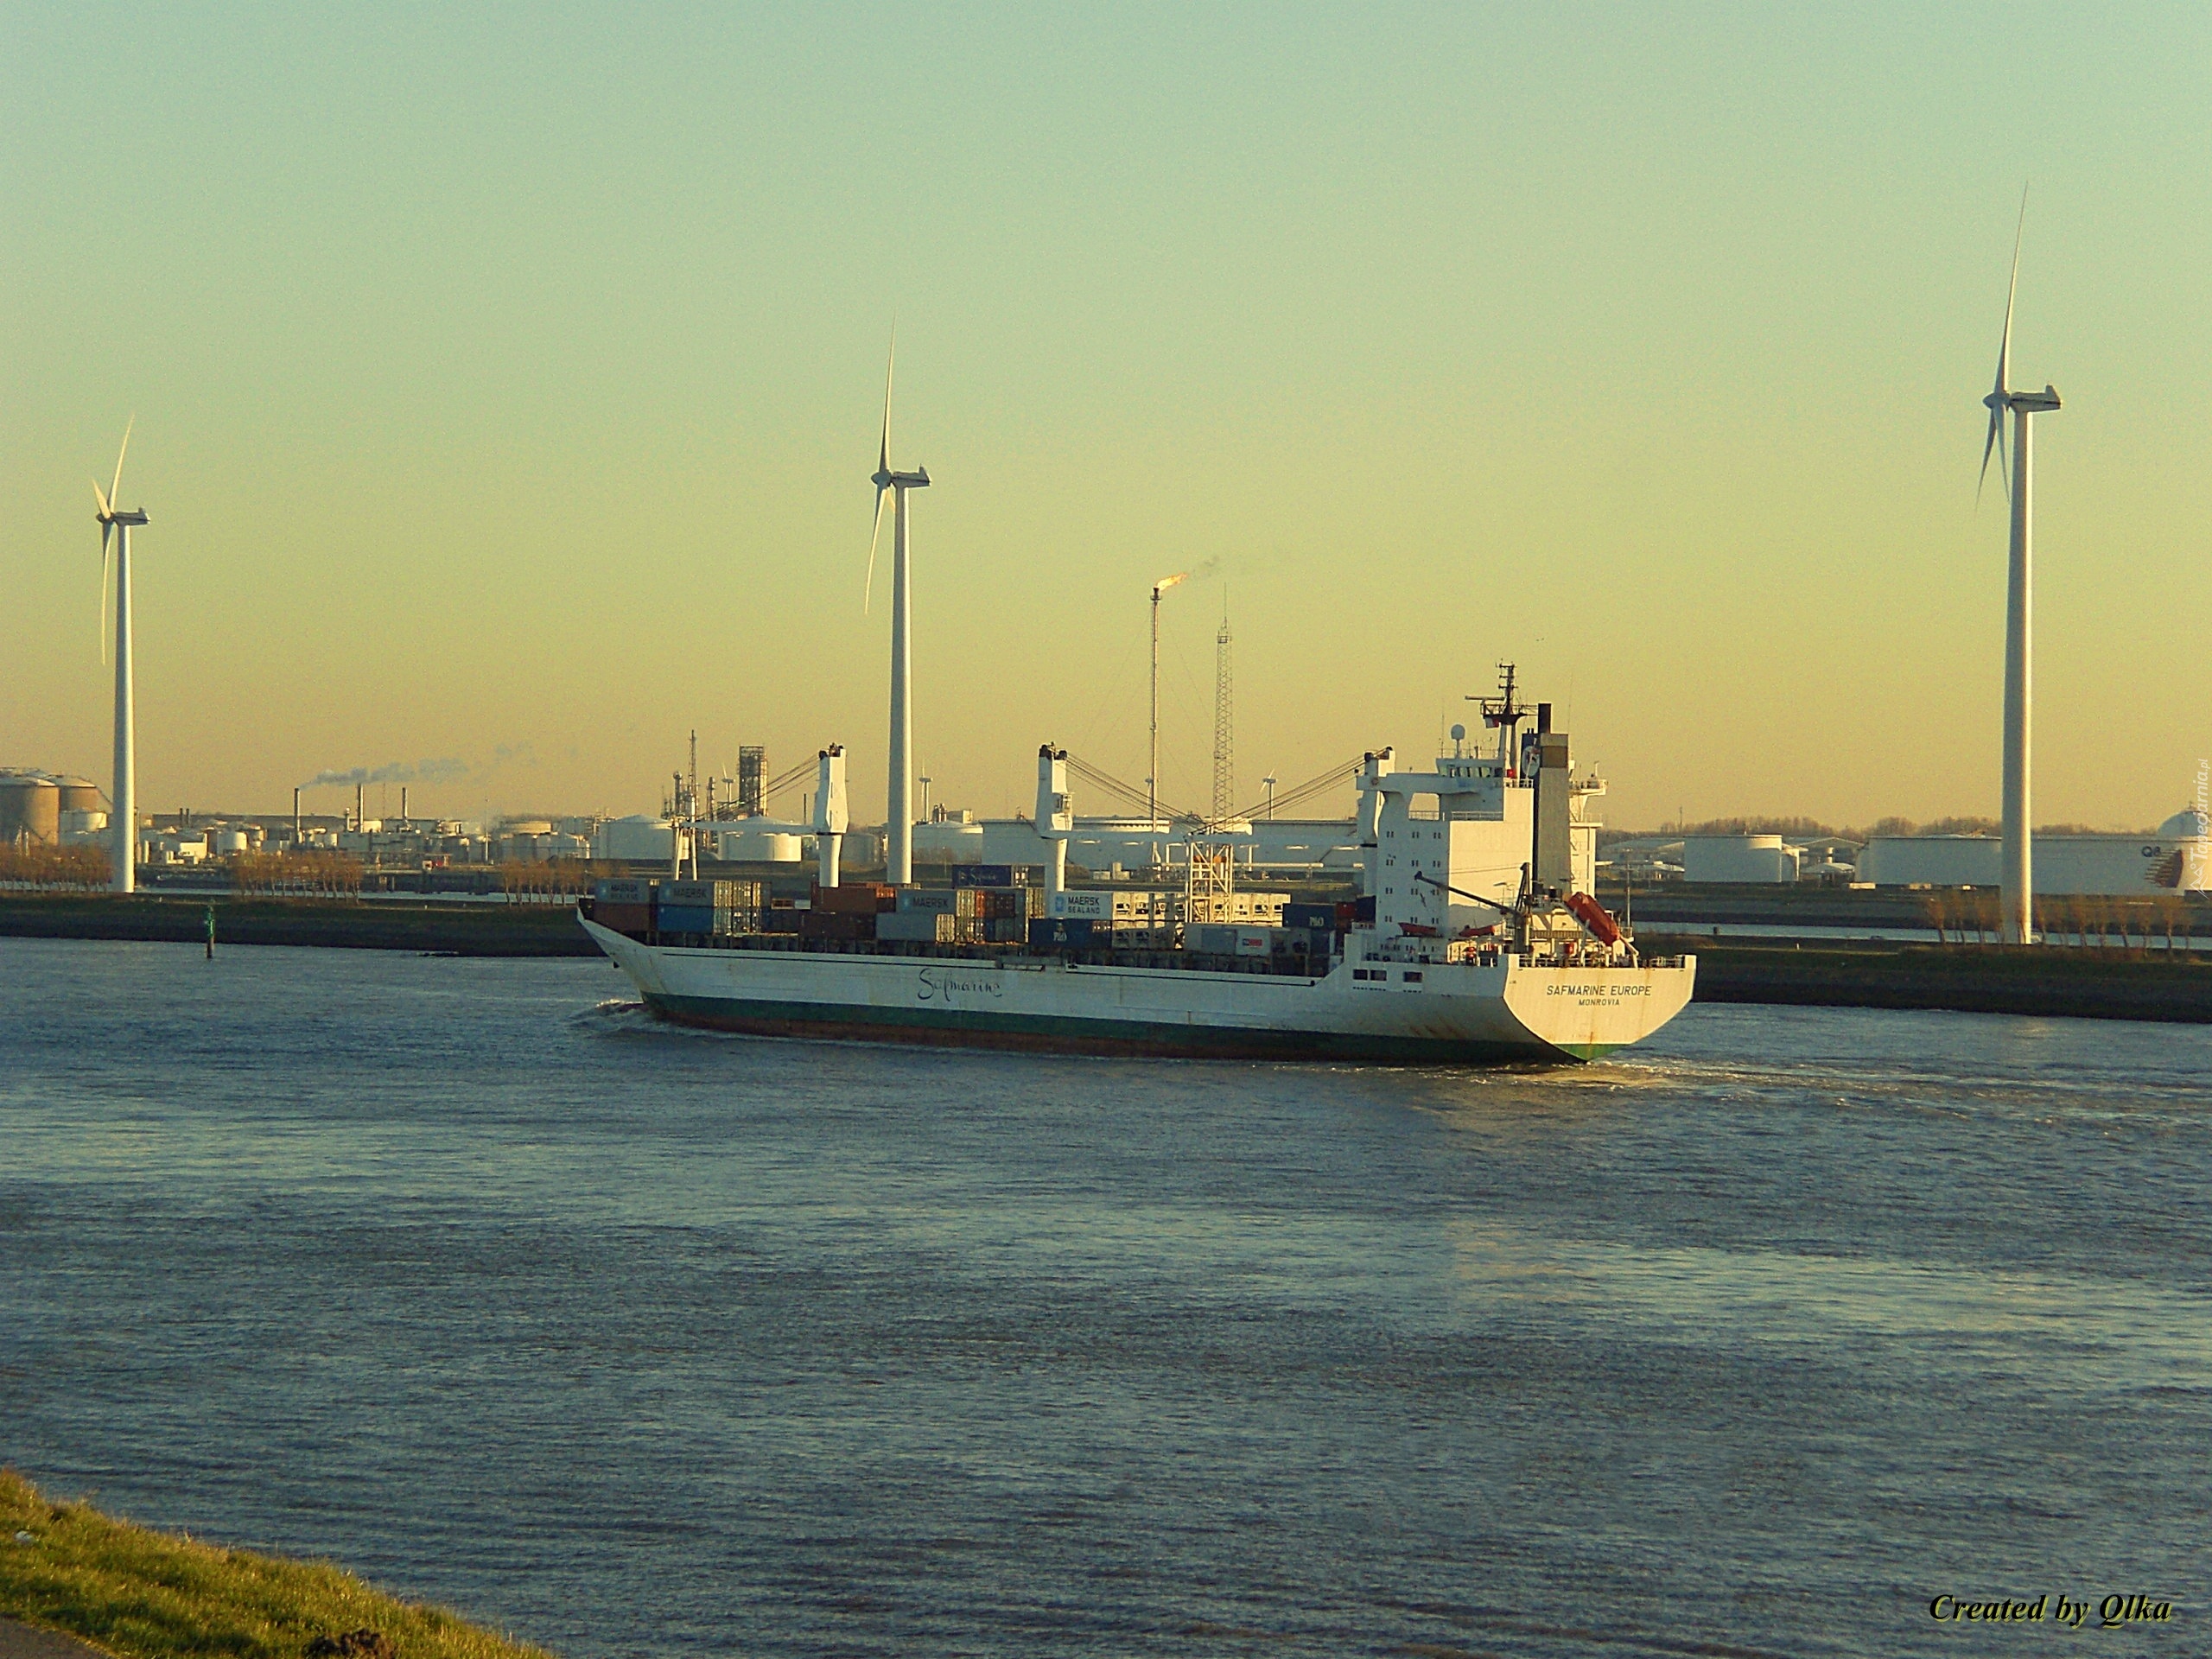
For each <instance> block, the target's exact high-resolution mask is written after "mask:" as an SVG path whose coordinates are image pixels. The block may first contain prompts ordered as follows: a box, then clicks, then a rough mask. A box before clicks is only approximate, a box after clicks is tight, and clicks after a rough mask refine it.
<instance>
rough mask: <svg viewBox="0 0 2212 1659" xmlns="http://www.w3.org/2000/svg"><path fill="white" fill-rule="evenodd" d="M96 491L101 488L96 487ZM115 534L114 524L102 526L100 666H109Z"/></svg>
mask: <svg viewBox="0 0 2212 1659" xmlns="http://www.w3.org/2000/svg"><path fill="white" fill-rule="evenodd" d="M93 487H94V488H95V489H97V488H99V486H98V485H94V486H93ZM114 534H115V526H114V525H113V524H102V525H101V526H100V666H101V667H102V668H105V667H106V666H107V567H108V550H107V544H108V538H109V537H111V536H112V535H114Z"/></svg>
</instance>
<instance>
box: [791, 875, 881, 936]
mask: <svg viewBox="0 0 2212 1659" xmlns="http://www.w3.org/2000/svg"><path fill="white" fill-rule="evenodd" d="M829 891H830V892H832V893H835V892H836V891H837V889H836V888H835V887H832V888H830V889H829ZM798 916H799V924H798V936H799V938H802V939H872V938H874V937H875V912H874V911H869V912H867V913H865V914H859V913H855V912H852V911H836V910H803V911H801V912H798Z"/></svg>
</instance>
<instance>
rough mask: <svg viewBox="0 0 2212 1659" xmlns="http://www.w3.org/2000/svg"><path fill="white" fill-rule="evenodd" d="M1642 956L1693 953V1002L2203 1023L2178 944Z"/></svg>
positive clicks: (1854, 945)
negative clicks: (2170, 946) (2171, 946)
mask: <svg viewBox="0 0 2212 1659" xmlns="http://www.w3.org/2000/svg"><path fill="white" fill-rule="evenodd" d="M1637 944H1639V945H1641V946H1642V947H1643V950H1644V952H1645V954H1647V955H1649V956H1661V955H1665V956H1674V955H1677V954H1681V953H1683V952H1689V953H1693V954H1694V955H1695V956H1696V957H1697V992H1696V998H1697V1001H1700V1002H1769V1003H1795V1004H1801V1005H1806V1006H1818V1007H1865V1008H1946V1009H1950V1010H1953V1011H1955V1012H1958V1013H1961V1014H2040V1015H2045V1016H2056V1015H2068V1016H2072V1017H2074V1018H2077V1019H2091V1020H2173V1021H2182V1022H2190V1023H2196V1024H2204V1023H2212V962H2208V961H2206V960H2205V959H2204V957H2203V953H2201V952H2196V951H2188V950H2177V951H2173V952H2171V953H2169V952H2166V951H2164V950H2158V949H2155V948H2153V949H2150V950H2116V949H2115V950H2097V949H2088V950H2082V949H2069V948H2066V947H2063V946H2056V945H2035V946H2031V947H2028V948H2027V949H2024V950H2023V949H2021V948H2019V947H2018V946H2013V947H2009V948H2007V947H2000V946H1997V945H1986V946H1980V945H1971V944H1967V945H1959V944H1950V945H1940V944H1884V943H1882V942H1881V941H1879V940H1866V941H1856V940H1854V941H1849V942H1837V943H1834V944H1830V943H1826V942H1823V943H1819V944H1815V943H1813V942H1811V941H1807V942H1804V943H1802V944H1796V943H1793V942H1791V941H1790V940H1788V939H1774V940H1761V941H1758V942H1756V943H1754V942H1749V941H1745V940H1738V939H1730V940H1726V941H1722V940H1716V939H1708V938H1699V937H1698V936H1696V935H1695V934H1688V935H1679V936H1675V937H1671V938H1670V937H1668V936H1666V935H1664V934H1662V933H1661V932H1659V931H1657V930H1656V928H1654V929H1649V930H1646V931H1644V932H1643V933H1642V934H1641V935H1640V936H1639V937H1638V938H1637Z"/></svg>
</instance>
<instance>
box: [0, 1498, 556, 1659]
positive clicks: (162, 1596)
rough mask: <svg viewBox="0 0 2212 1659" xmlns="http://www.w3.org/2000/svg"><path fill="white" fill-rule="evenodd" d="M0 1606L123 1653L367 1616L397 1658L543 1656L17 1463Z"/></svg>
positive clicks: (315, 1566) (1, 1543)
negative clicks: (120, 1513)
mask: <svg viewBox="0 0 2212 1659" xmlns="http://www.w3.org/2000/svg"><path fill="white" fill-rule="evenodd" d="M19 1533H29V1535H30V1536H29V1540H28V1541H24V1540H22V1539H20V1538H18V1536H17V1535H18V1534H19ZM0 1614H4V1615H7V1616H8V1617H10V1618H19V1619H21V1620H22V1621H23V1622H24V1623H26V1624H39V1625H43V1626H45V1627H46V1628H47V1629H48V1630H60V1631H65V1632H67V1634H69V1635H71V1636H76V1637H83V1638H84V1639H85V1640H86V1641H88V1642H91V1643H96V1644H97V1645H99V1646H100V1647H102V1648H105V1649H107V1650H108V1651H109V1652H110V1653H112V1654H116V1655H118V1656H120V1659H200V1656H207V1659H214V1656H236V1659H306V1655H307V1650H308V1643H311V1642H314V1641H315V1639H316V1638H317V1637H337V1636H340V1635H343V1634H345V1633H346V1632H348V1631H353V1630H377V1631H380V1632H382V1633H383V1634H384V1635H385V1637H388V1638H390V1640H391V1643H392V1649H393V1652H394V1655H395V1659H546V1655H545V1654H544V1652H543V1650H542V1649H537V1648H533V1647H531V1646H528V1645H527V1644H525V1643H519V1642H513V1641H510V1640H508V1639H507V1638H506V1637H501V1636H496V1635H494V1634H493V1632H491V1631H489V1630H480V1629H478V1628H477V1627H476V1626H475V1625H473V1624H467V1623H465V1622H464V1621H462V1620H461V1618H458V1617H456V1616H455V1615H454V1614H452V1613H449V1612H448V1611H445V1609H443V1608H442V1607H426V1606H423V1605H420V1604H418V1603H415V1602H406V1601H401V1600H399V1599H397V1597H394V1596H388V1595H386V1594H385V1593H384V1592H382V1591H380V1590H377V1589H373V1588H372V1587H371V1586H369V1585H367V1584H365V1583H364V1582H362V1580H359V1579H358V1578H356V1577H354V1576H353V1574H352V1573H348V1572H346V1571H345V1569H343V1568H342V1567H334V1566H333V1565H331V1564H330V1563H328V1562H327V1561H290V1560H279V1559H277V1557H275V1556H270V1555H255V1554H249V1553H248V1552H246V1551H245V1550H238V1549H224V1548H220V1547H219V1546H218V1545H213V1544H207V1543H201V1542H200V1541H197V1540H195V1539H193V1538H190V1537H184V1536H180V1535H176V1534H174V1533H166V1532H156V1531H153V1530H151V1529H149V1528H145V1527H140V1526H134V1525H132V1524H131V1523H130V1522H128V1521H119V1520H117V1519H116V1518H115V1517H114V1516H107V1515H103V1514H101V1513H100V1512H99V1510H96V1509H94V1508H92V1505H91V1504H89V1503H50V1502H49V1501H48V1500H47V1499H46V1498H45V1497H43V1496H41V1493H40V1492H39V1490H38V1489H37V1488H36V1487H35V1486H34V1485H32V1484H31V1483H30V1482H29V1481H28V1480H26V1479H24V1478H22V1476H21V1475H19V1474H17V1473H16V1472H15V1471H13V1470H10V1469H0Z"/></svg>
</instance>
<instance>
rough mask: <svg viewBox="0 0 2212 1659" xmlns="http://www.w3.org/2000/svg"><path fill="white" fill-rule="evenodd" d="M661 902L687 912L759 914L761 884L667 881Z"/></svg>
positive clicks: (662, 885) (746, 882)
mask: <svg viewBox="0 0 2212 1659" xmlns="http://www.w3.org/2000/svg"><path fill="white" fill-rule="evenodd" d="M660 902H661V903H662V904H664V905H675V906H679V907H681V908H683V909H685V910H758V909H760V883H759V882H758V881H734V880H718V881H664V882H662V883H661V884H660Z"/></svg>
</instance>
